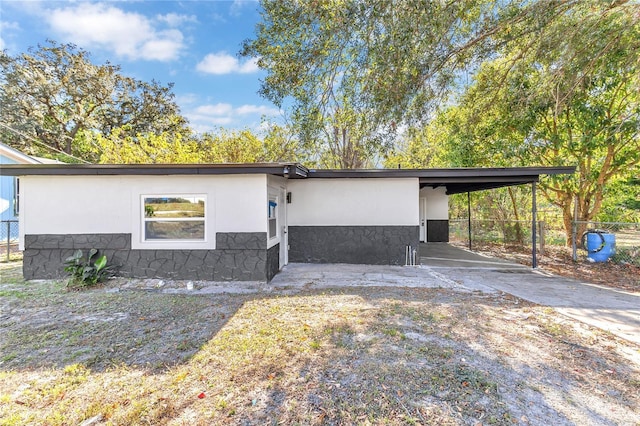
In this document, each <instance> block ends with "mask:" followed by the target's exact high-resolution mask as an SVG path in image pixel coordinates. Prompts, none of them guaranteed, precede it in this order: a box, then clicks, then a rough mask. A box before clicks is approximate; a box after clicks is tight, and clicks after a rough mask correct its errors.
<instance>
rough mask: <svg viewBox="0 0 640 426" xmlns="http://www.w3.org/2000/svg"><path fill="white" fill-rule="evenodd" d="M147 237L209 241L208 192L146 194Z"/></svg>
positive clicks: (145, 237)
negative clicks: (207, 226) (164, 194)
mask: <svg viewBox="0 0 640 426" xmlns="http://www.w3.org/2000/svg"><path fill="white" fill-rule="evenodd" d="M142 200H143V204H144V209H143V214H144V217H143V224H144V226H143V235H142V240H143V241H176V240H179V241H205V235H206V233H205V207H206V206H205V204H206V197H205V196H204V195H171V196H163V195H145V196H143V197H142Z"/></svg>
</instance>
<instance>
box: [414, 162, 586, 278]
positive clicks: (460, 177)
mask: <svg viewBox="0 0 640 426" xmlns="http://www.w3.org/2000/svg"><path fill="white" fill-rule="evenodd" d="M574 172H575V167H573V166H563V167H511V168H456V169H428V170H421V171H420V173H419V176H418V178H419V181H420V188H421V189H422V188H425V187H431V188H439V187H445V188H446V194H447V195H453V194H461V193H465V192H466V193H467V206H468V218H469V228H468V229H469V244H470V245H471V201H470V193H471V192H475V191H483V190H486V189H495V188H502V187H506V186H516V185H531V198H532V199H531V206H532V207H531V235H532V239H531V240H532V241H531V265H532V267H533V268H537V266H538V262H537V253H536V243H537V241H536V240H537V234H536V223H537V203H536V184H537V183H538V182H539V181H540V176H541V175H562V174H573V173H574ZM431 244H434V243H426V244H421V246H420V257H421V258H422V257H425V258H438V257H440V258H442V259H448V260H449V261H451V260H452V259H456V257H457V258H458V260H462V261H464V260H467V261H468V262H479V261H482V259H478V258H473V256H471V254H470V251H471V247H469V249H470V250H469V252H465V251H462V250H459V249H455V248H452V247H449V246H448V244H447V247H449V248H447V247H445V246H443V245H441V243H435V244H439V245H437V246H433V245H431ZM436 251H438V252H439V253H441V255H440V256H438V255H437V253H435V252H436Z"/></svg>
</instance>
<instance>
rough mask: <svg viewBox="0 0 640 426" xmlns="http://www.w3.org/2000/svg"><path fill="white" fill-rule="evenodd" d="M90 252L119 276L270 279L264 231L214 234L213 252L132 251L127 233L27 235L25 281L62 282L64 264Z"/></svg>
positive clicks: (189, 278) (228, 279)
mask: <svg viewBox="0 0 640 426" xmlns="http://www.w3.org/2000/svg"><path fill="white" fill-rule="evenodd" d="M92 248H95V249H98V250H99V251H100V254H105V255H106V256H107V260H108V264H109V265H111V266H112V267H113V268H114V270H115V272H116V274H117V275H119V276H124V277H134V278H169V279H185V280H207V281H265V280H270V279H271V278H272V276H273V275H275V273H273V272H272V271H271V269H270V266H269V265H268V263H267V260H268V252H267V234H266V232H241V233H217V234H216V249H215V250H132V249H131V234H72V235H51V234H45V235H26V236H25V250H24V261H23V274H24V277H25V279H28V280H30V279H50V278H62V277H64V276H65V272H64V264H63V263H64V260H65V259H66V258H67V257H69V256H71V255H72V254H73V252H74V251H76V250H77V249H81V250H82V251H83V252H85V253H86V252H87V251H88V250H90V249H92ZM276 272H277V270H276ZM272 274H273V275H272Z"/></svg>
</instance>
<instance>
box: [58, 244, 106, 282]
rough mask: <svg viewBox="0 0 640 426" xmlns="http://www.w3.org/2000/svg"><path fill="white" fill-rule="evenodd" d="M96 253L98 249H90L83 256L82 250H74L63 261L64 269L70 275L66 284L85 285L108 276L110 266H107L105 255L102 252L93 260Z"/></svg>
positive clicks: (100, 280)
mask: <svg viewBox="0 0 640 426" xmlns="http://www.w3.org/2000/svg"><path fill="white" fill-rule="evenodd" d="M97 254H98V250H96V249H91V250H89V253H87V257H86V258H85V257H84V256H83V254H82V250H76V252H75V253H73V255H72V256H69V257H67V259H66V260H65V261H64V264H65V267H64V270H65V272H68V273H69V275H70V280H69V284H68V286H70V287H87V286H92V285H96V284H97V283H99V282H102V281H104V280H105V279H107V278H109V273H110V267H108V266H107V256H105V255H104V254H103V255H102V256H99V257H98V258H97V259H95V261H93V258H94V257H95V256H96V255H97Z"/></svg>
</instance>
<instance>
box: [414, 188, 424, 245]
mask: <svg viewBox="0 0 640 426" xmlns="http://www.w3.org/2000/svg"><path fill="white" fill-rule="evenodd" d="M414 211H415V210H414ZM420 242H422V243H426V242H427V199H426V198H420Z"/></svg>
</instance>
